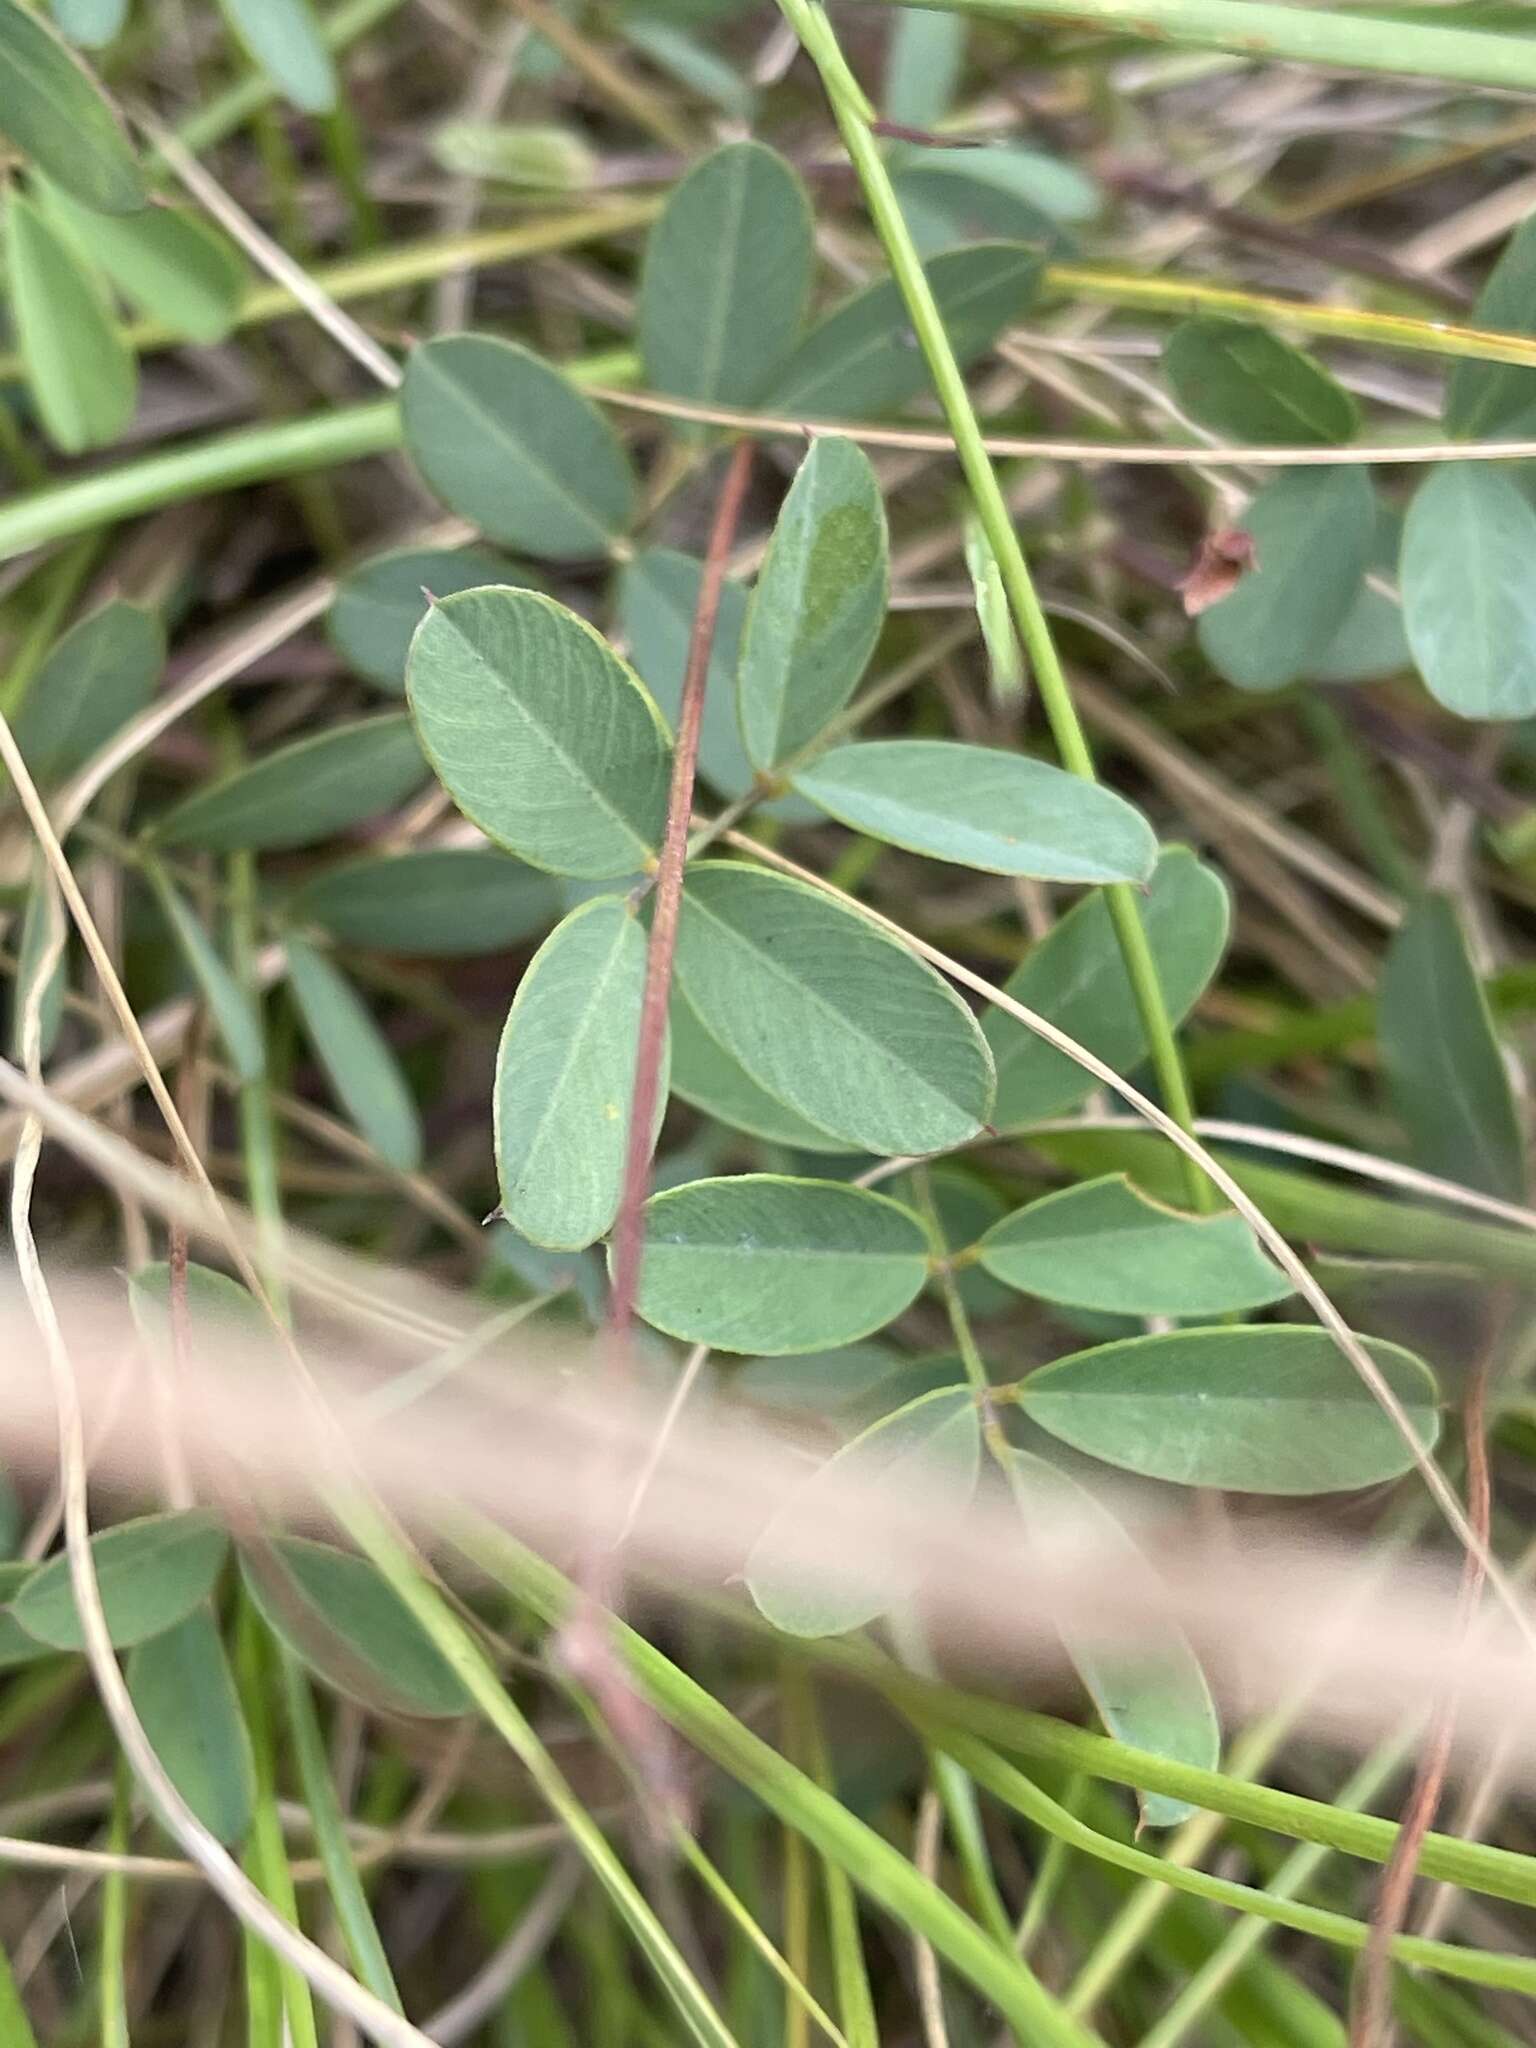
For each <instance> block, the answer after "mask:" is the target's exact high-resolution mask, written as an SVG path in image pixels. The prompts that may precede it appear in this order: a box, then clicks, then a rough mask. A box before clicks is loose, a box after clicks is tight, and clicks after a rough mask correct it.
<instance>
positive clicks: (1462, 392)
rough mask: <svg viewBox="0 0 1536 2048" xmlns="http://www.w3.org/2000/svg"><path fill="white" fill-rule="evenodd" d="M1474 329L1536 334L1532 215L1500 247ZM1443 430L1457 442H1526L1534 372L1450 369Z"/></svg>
mask: <svg viewBox="0 0 1536 2048" xmlns="http://www.w3.org/2000/svg"><path fill="white" fill-rule="evenodd" d="M1467 318H1468V320H1469V321H1470V323H1471V324H1472V325H1473V326H1474V327H1481V328H1483V329H1488V328H1494V329H1498V330H1501V331H1503V332H1504V333H1507V334H1536V215H1533V216H1528V217H1527V218H1526V219H1525V220H1524V221H1523V222H1522V223H1521V225H1520V226H1519V227H1518V228H1516V230H1515V232H1514V233H1513V234H1512V235H1511V236H1510V238H1509V240H1508V241H1507V242H1506V243H1505V245H1504V251H1503V254H1502V255H1501V256H1500V257H1499V260H1498V262H1497V263H1496V264H1495V265H1494V266H1493V269H1492V270H1491V271H1490V272H1489V275H1488V282H1487V283H1486V284H1485V285H1484V286H1483V288H1482V290H1481V291H1480V292H1479V293H1478V295H1477V303H1476V304H1475V305H1474V306H1473V308H1472V311H1471V312H1470V313H1469V314H1468V315H1467ZM1445 428H1446V432H1447V433H1448V434H1454V435H1455V436H1456V438H1457V439H1458V440H1460V441H1503V440H1511V441H1514V440H1525V439H1526V438H1527V437H1528V436H1529V435H1530V434H1531V432H1532V430H1533V429H1536V369H1532V368H1531V367H1530V366H1529V365H1527V364H1522V363H1487V362H1478V361H1476V360H1475V359H1474V358H1468V359H1466V360H1465V361H1460V360H1458V361H1456V362H1453V363H1452V364H1451V367H1450V373H1449V375H1448V376H1447V378H1446V380H1445Z"/></svg>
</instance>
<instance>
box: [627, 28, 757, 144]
mask: <svg viewBox="0 0 1536 2048" xmlns="http://www.w3.org/2000/svg"><path fill="white" fill-rule="evenodd" d="M624 39H625V41H626V42H628V43H629V44H631V45H632V46H633V47H634V48H635V49H637V50H639V51H640V52H641V54H642V55H643V56H644V57H645V58H646V59H647V61H648V62H649V63H651V64H654V65H655V67H656V69H657V70H658V71H660V72H662V73H664V75H665V76H666V77H668V78H675V79H676V80H677V82H678V84H679V85H681V86H685V87H686V88H687V90H688V91H689V92H691V93H697V94H698V95H699V97H700V98H701V99H706V100H713V101H714V103H715V105H716V106H717V107H718V108H719V109H720V111H721V112H722V113H723V114H727V115H729V117H730V118H731V120H733V121H739V122H741V123H742V124H743V126H746V127H750V126H751V125H752V122H753V120H754V118H755V116H756V112H757V100H758V94H757V88H756V86H755V85H754V83H753V81H752V76H751V73H750V71H746V72H743V71H741V70H739V69H738V68H737V67H736V66H735V65H734V64H732V63H730V62H729V61H728V60H727V59H726V58H724V57H721V56H718V55H717V54H716V53H715V52H714V51H713V50H711V49H710V48H709V47H708V46H707V45H706V44H704V43H702V42H700V41H699V40H698V38H697V37H696V36H691V35H689V34H688V33H687V32H686V30H684V29H683V28H681V27H679V26H678V25H677V23H675V22H671V21H663V20H661V19H660V18H659V17H658V16H656V15H636V14H632V13H630V12H629V11H628V10H627V9H626V11H625V16H624Z"/></svg>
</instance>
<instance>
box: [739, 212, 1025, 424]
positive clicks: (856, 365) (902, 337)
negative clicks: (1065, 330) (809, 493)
mask: <svg viewBox="0 0 1536 2048" xmlns="http://www.w3.org/2000/svg"><path fill="white" fill-rule="evenodd" d="M923 268H924V271H925V272H926V274H927V278H928V283H929V285H930V286H931V288H932V290H933V294H934V297H935V298H936V299H937V301H938V305H939V311H940V313H941V314H942V316H943V320H944V327H945V331H946V332H947V333H948V335H949V339H950V345H951V347H952V348H953V349H954V352H955V356H956V359H957V360H958V362H959V363H960V365H961V367H962V368H964V367H965V366H966V365H967V364H968V363H973V362H974V361H975V360H976V358H977V357H978V356H981V355H984V354H985V353H986V351H987V350H988V349H989V348H990V347H991V346H992V344H993V342H994V341H996V339H997V337H998V336H999V335H1000V334H1001V333H1002V332H1003V330H1004V329H1005V328H1007V327H1011V326H1012V325H1013V324H1014V323H1015V322H1016V321H1018V320H1021V319H1022V318H1023V317H1024V315H1025V313H1027V312H1028V310H1029V308H1030V307H1031V305H1033V303H1034V300H1035V294H1036V293H1037V292H1038V290H1039V288H1040V273H1041V270H1042V268H1043V262H1042V258H1041V256H1040V253H1039V251H1038V250H1035V249H1027V248H1024V247H1022V246H1021V245H1020V244H1019V243H1017V242H978V243H976V245H975V246H974V247H973V248H969V249H949V250H946V251H945V252H944V254H943V255H941V256H935V257H934V258H933V260H932V261H931V262H929V263H926V264H925V265H924V266H923ZM927 389H928V365H927V363H926V361H925V360H924V358H923V352H922V350H921V349H920V348H919V347H918V345H917V339H916V337H915V336H914V334H913V333H912V326H911V321H910V319H909V317H908V314H907V308H906V301H905V300H904V299H903V298H902V296H901V291H900V288H899V287H898V285H897V284H896V281H895V279H894V278H889V277H887V278H882V279H881V280H880V282H879V283H878V284H872V285H868V286H866V288H865V289H864V290H863V291H861V292H857V293H855V295H854V296H853V297H852V298H851V299H848V300H845V301H844V303H843V304H842V305H841V306H838V307H837V308H835V309H834V311H832V312H831V313H829V314H828V315H827V316H826V318H825V319H824V320H821V321H819V322H818V323H817V324H816V325H815V326H814V327H813V328H812V329H811V331H810V333H809V334H807V335H806V337H805V339H804V341H802V342H801V344H800V346H799V347H798V348H797V349H796V350H795V353H794V354H793V356H791V358H790V360H789V361H788V362H787V363H786V364H785V366H784V372H783V375H782V376H780V377H778V378H776V379H775V381H774V384H773V387H772V389H771V390H770V391H769V392H768V393H767V394H766V395H765V397H764V399H763V401H762V402H763V406H764V409H765V410H767V411H769V412H774V413H790V414H792V415H794V417H796V418H797V419H839V418H844V417H846V418H849V419H878V418H879V417H880V415H881V414H882V413H888V412H892V411H894V410H895V409H896V407H898V406H901V405H905V404H906V402H907V401H908V399H910V398H916V397H917V396H918V394H919V393H920V392H923V391H926V390H927Z"/></svg>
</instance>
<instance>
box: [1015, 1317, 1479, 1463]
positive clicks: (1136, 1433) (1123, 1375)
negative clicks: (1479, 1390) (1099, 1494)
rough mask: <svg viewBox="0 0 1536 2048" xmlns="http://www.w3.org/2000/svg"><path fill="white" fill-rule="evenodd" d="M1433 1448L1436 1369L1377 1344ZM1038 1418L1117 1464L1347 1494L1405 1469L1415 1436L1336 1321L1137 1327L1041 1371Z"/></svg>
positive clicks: (1030, 1385) (1023, 1402)
mask: <svg viewBox="0 0 1536 2048" xmlns="http://www.w3.org/2000/svg"><path fill="white" fill-rule="evenodd" d="M1365 1348H1366V1350H1367V1351H1368V1352H1369V1353H1370V1355H1371V1357H1372V1359H1373V1360H1374V1361H1375V1363H1376V1365H1377V1366H1378V1367H1379V1368H1380V1370H1381V1372H1382V1374H1383V1376H1384V1377H1385V1379H1386V1381H1387V1383H1388V1385H1389V1386H1390V1387H1391V1388H1392V1391H1393V1392H1394V1393H1395V1394H1396V1395H1397V1397H1398V1400H1399V1401H1400V1402H1401V1403H1402V1405H1403V1408H1404V1409H1405V1411H1406V1412H1407V1415H1408V1417H1409V1421H1410V1423H1411V1425H1412V1427H1413V1431H1414V1435H1415V1436H1416V1437H1417V1439H1418V1441H1419V1442H1420V1444H1422V1445H1423V1446H1424V1447H1425V1449H1428V1448H1429V1447H1430V1446H1431V1445H1432V1444H1433V1443H1434V1441H1435V1438H1436V1436H1437V1435H1438V1433H1439V1428H1440V1417H1439V1413H1438V1409H1437V1406H1436V1392H1435V1382H1434V1379H1433V1377H1432V1375H1431V1374H1430V1371H1429V1368H1428V1367H1427V1366H1426V1365H1424V1364H1422V1363H1421V1361H1420V1360H1419V1359H1417V1358H1415V1357H1414V1356H1413V1354H1412V1353H1411V1352H1408V1351H1404V1350H1403V1349H1402V1348H1401V1347H1400V1346H1399V1345H1396V1344H1384V1343H1381V1342H1380V1341H1379V1340H1372V1341H1370V1342H1367V1343H1366V1347H1365ZM1019 1405H1020V1407H1021V1408H1022V1409H1023V1411H1024V1413H1025V1414H1026V1415H1027V1416H1028V1417H1029V1418H1030V1420H1031V1421H1032V1422H1037V1423H1038V1424H1039V1425H1040V1427H1041V1428H1042V1429H1045V1430H1048V1431H1049V1432H1050V1434H1051V1435H1052V1436H1055V1437H1059V1438H1060V1439H1061V1440H1062V1442H1063V1443H1068V1444H1071V1446H1072V1447H1073V1449H1074V1450H1078V1451H1084V1452H1086V1453H1087V1454H1088V1456H1089V1457H1091V1458H1102V1459H1103V1460H1104V1461H1105V1463H1106V1464H1110V1465H1119V1466H1121V1467H1123V1469H1124V1470H1126V1471H1128V1472H1139V1473H1141V1474H1142V1475H1143V1477H1145V1478H1148V1479H1167V1480H1171V1481H1172V1482H1173V1483H1174V1484H1175V1485H1177V1486H1211V1487H1217V1488H1219V1489H1221V1490H1222V1491H1224V1492H1231V1493H1273V1494H1310V1493H1337V1492H1342V1491H1344V1490H1345V1489H1348V1488H1351V1487H1357V1486H1375V1485H1377V1484H1379V1483H1380V1482H1381V1481H1382V1480H1386V1479H1398V1478H1401V1476H1402V1475H1403V1473H1405V1472H1408V1471H1411V1470H1412V1468H1413V1457H1412V1454H1411V1452H1410V1451H1409V1448H1408V1446H1407V1445H1406V1444H1405V1443H1404V1442H1403V1439H1402V1438H1401V1437H1400V1436H1399V1435H1398V1433H1397V1430H1396V1428H1395V1427H1394V1425H1393V1423H1392V1421H1391V1420H1390V1418H1389V1417H1388V1416H1387V1415H1385V1414H1384V1413H1383V1411H1382V1410H1381V1409H1380V1408H1379V1407H1378V1406H1377V1403H1376V1400H1375V1397H1374V1395H1373V1394H1372V1393H1371V1391H1370V1389H1369V1388H1368V1387H1367V1386H1366V1385H1365V1383H1364V1381H1363V1380H1362V1379H1361V1378H1360V1376H1359V1374H1358V1373H1357V1372H1356V1371H1355V1369H1354V1367H1353V1366H1352V1365H1351V1364H1350V1362H1349V1360H1348V1359H1347V1358H1346V1357H1345V1356H1344V1355H1343V1353H1342V1352H1341V1351H1340V1350H1339V1348H1338V1346H1337V1345H1336V1344H1335V1343H1334V1341H1333V1339H1332V1337H1330V1336H1329V1335H1328V1333H1327V1331H1326V1330H1315V1329H1301V1328H1296V1327H1287V1326H1284V1325H1281V1324H1278V1323H1272V1324H1268V1325H1265V1326H1262V1327H1257V1328H1252V1329H1230V1330H1228V1329H1221V1330H1175V1331H1174V1332H1172V1334H1171V1335H1167V1336H1159V1337H1129V1338H1127V1339H1126V1340H1125V1341H1124V1342H1123V1343H1119V1344H1101V1345H1100V1346H1099V1347H1098V1349H1097V1350H1094V1351H1080V1352H1078V1353H1077V1354H1076V1355H1075V1356H1074V1357H1071V1358H1062V1359H1058V1360H1057V1361H1056V1363H1055V1364H1054V1365H1048V1366H1045V1367H1044V1368H1043V1369H1042V1370H1041V1371H1039V1372H1035V1373H1031V1374H1030V1376H1029V1378H1028V1379H1026V1380H1025V1381H1024V1383H1023V1386H1022V1388H1021V1389H1020V1393H1019Z"/></svg>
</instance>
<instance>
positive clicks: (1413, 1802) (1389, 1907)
mask: <svg viewBox="0 0 1536 2048" xmlns="http://www.w3.org/2000/svg"><path fill="white" fill-rule="evenodd" d="M1492 1351H1493V1343H1492V1340H1491V1339H1490V1342H1489V1343H1488V1344H1487V1345H1486V1346H1485V1347H1484V1349H1483V1353H1482V1356H1481V1357H1479V1358H1478V1359H1477V1360H1476V1361H1475V1362H1474V1364H1473V1366H1472V1371H1471V1375H1470V1377H1469V1378H1468V1381H1467V1391H1466V1398H1465V1400H1464V1402H1463V1404H1462V1427H1463V1432H1464V1435H1465V1437H1466V1451H1467V1514H1468V1518H1469V1519H1470V1521H1471V1523H1472V1526H1473V1528H1474V1529H1475V1530H1476V1532H1477V1535H1478V1539H1479V1543H1480V1545H1481V1547H1482V1551H1484V1552H1485V1551H1486V1547H1487V1543H1488V1536H1489V1530H1490V1528H1491V1526H1492V1520H1493V1490H1492V1486H1491V1484H1490V1481H1489V1475H1488V1442H1487V1412H1486V1411H1487V1401H1488V1375H1489V1370H1490V1366H1491V1361H1492ZM1484 1576H1485V1574H1484V1571H1483V1561H1482V1555H1481V1554H1480V1552H1479V1551H1475V1550H1469V1551H1468V1552H1467V1556H1466V1560H1465V1563H1464V1564H1463V1566H1462V1575H1461V1591H1460V1595H1459V1598H1458V1602H1457V1618H1456V1629H1455V1635H1456V1642H1455V1645H1454V1649H1453V1657H1452V1663H1451V1679H1450V1682H1449V1684H1448V1685H1447V1687H1446V1690H1445V1694H1444V1696H1443V1697H1442V1699H1441V1701H1440V1704H1439V1706H1438V1707H1437V1709H1436V1711H1435V1717H1434V1720H1433V1721H1432V1722H1431V1724H1430V1728H1429V1733H1428V1736H1427V1738H1426V1740H1425V1743H1424V1748H1423V1750H1422V1752H1421V1754H1420V1756H1419V1762H1418V1768H1417V1769H1416V1770H1415V1772H1414V1775H1413V1784H1412V1787H1411V1788H1410V1790H1409V1793H1408V1802H1407V1805H1406V1806H1405V1807H1404V1809H1403V1818H1402V1824H1401V1833H1400V1834H1399V1835H1398V1838H1397V1842H1396V1844H1395V1846H1394V1848H1393V1851H1392V1855H1391V1857H1390V1859H1389V1860H1388V1863H1387V1867H1386V1869H1385V1870H1384V1871H1383V1872H1382V1875H1381V1883H1380V1886H1379V1887H1378V1889H1377V1893H1376V1909H1375V1911H1374V1913H1373V1914H1372V1915H1371V1932H1370V1939H1369V1940H1368V1941H1367V1943H1366V1945H1365V1950H1364V1952H1363V1954H1362V1956H1361V1958H1360V1968H1359V1972H1358V1974H1357V1976H1356V1978H1355V1996H1354V2001H1353V2009H1352V2011H1351V2014H1350V2025H1349V2041H1350V2048H1388V2043H1389V2042H1390V2040H1391V2037H1392V1944H1393V1941H1394V1939H1395V1937H1396V1936H1397V1935H1398V1933H1399V1932H1400V1931H1401V1929H1402V1926H1403V1923H1404V1921H1405V1920H1406V1919H1407V1917H1408V1906H1409V1902H1410V1901H1411V1899H1412V1896H1413V1887H1414V1883H1415V1881H1416V1880H1417V1878H1418V1874H1419V1858H1420V1856H1421V1855H1422V1853H1423V1849H1424V1839H1425V1837H1426V1836H1427V1835H1428V1833H1429V1831H1430V1829H1431V1828H1432V1827H1433V1826H1434V1823H1435V1815H1436V1813H1437V1812H1438V1811H1439V1807H1440V1801H1441V1799H1442V1798H1443V1797H1444V1793H1445V1779H1446V1773H1447V1771H1448V1770H1449V1768H1450V1762H1451V1749H1452V1745H1453V1743H1454V1740H1455V1734H1456V1713H1457V1705H1458V1693H1459V1690H1460V1687H1459V1684H1458V1681H1457V1677H1456V1673H1457V1670H1458V1668H1459V1666H1460V1663H1461V1651H1462V1648H1463V1646H1464V1644H1465V1641H1466V1636H1467V1631H1468V1630H1469V1629H1470V1627H1471V1625H1472V1620H1473V1616H1474V1615H1475V1613H1476V1610H1477V1603H1478V1601H1479V1599H1480V1598H1481V1597H1482V1591H1483V1579H1484Z"/></svg>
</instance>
